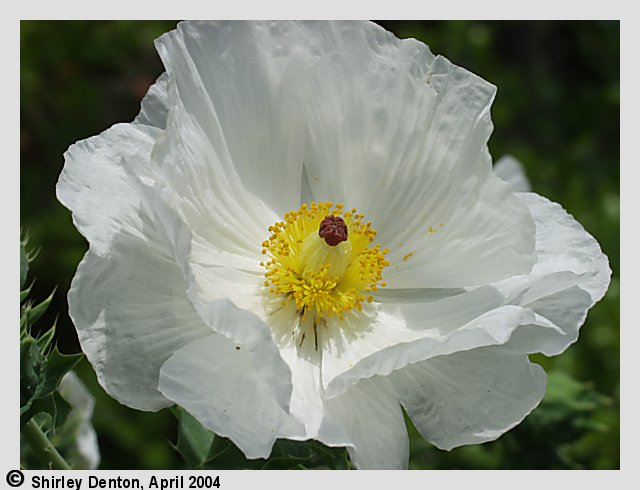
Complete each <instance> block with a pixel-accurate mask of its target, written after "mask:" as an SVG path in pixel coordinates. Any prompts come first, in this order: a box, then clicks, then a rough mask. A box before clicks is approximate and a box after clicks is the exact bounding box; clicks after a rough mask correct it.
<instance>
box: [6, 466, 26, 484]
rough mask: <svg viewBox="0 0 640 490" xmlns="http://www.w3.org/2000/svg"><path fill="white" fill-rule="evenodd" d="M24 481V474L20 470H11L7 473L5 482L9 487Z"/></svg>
mask: <svg viewBox="0 0 640 490" xmlns="http://www.w3.org/2000/svg"><path fill="white" fill-rule="evenodd" d="M23 482H24V475H23V474H22V471H20V470H11V471H10V472H9V473H7V483H8V484H9V486H10V487H14V488H15V487H19V486H20V485H22V483H23Z"/></svg>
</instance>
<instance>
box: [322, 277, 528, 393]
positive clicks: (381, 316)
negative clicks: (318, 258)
mask: <svg viewBox="0 0 640 490" xmlns="http://www.w3.org/2000/svg"><path fill="white" fill-rule="evenodd" d="M503 300H504V298H503V297H502V296H501V295H500V294H499V293H498V292H497V291H496V290H495V289H494V288H491V287H484V288H478V289H476V290H474V291H470V292H467V293H462V294H458V295H455V296H451V297H448V298H445V299H440V300H437V301H431V302H428V303H406V304H401V303H398V304H387V303H384V304H380V305H378V312H377V316H374V317H373V322H371V323H369V324H368V325H366V322H365V323H363V325H362V326H360V327H359V328H358V327H357V326H355V325H354V326H353V327H352V326H351V325H345V322H340V324H339V325H333V326H332V325H330V328H331V327H333V328H331V335H330V336H328V337H329V338H328V342H327V344H326V346H325V350H324V352H323V358H322V380H323V384H324V386H325V388H326V391H327V394H328V395H329V396H335V395H337V394H339V393H342V392H344V391H345V390H346V389H348V388H349V386H351V385H353V384H355V383H356V382H357V381H358V380H359V379H361V378H370V377H372V376H375V375H377V374H382V375H385V374H389V373H391V372H392V371H394V370H396V369H400V368H402V367H404V366H405V365H407V364H409V363H413V362H418V361H421V360H424V359H428V358H430V357H433V356H437V355H442V354H444V353H451V352H456V351H459V350H468V349H473V348H475V347H479V346H484V345H493V344H502V343H504V342H506V341H507V340H508V339H509V337H510V336H511V333H512V332H513V330H514V329H515V328H516V327H517V326H518V325H519V324H521V323H522V322H523V321H533V319H534V315H533V314H532V313H531V312H527V311H525V310H523V309H521V308H517V307H513V306H510V307H501V305H502V302H503Z"/></svg>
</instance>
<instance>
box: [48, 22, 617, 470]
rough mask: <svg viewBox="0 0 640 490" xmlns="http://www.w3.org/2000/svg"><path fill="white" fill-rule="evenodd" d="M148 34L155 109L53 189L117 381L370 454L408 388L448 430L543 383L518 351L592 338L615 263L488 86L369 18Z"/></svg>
mask: <svg viewBox="0 0 640 490" xmlns="http://www.w3.org/2000/svg"><path fill="white" fill-rule="evenodd" d="M156 46H157V49H158V51H159V53H160V56H161V58H162V61H163V63H164V65H165V68H166V73H165V74H163V75H162V76H161V77H160V78H159V79H158V81H157V83H156V84H155V85H154V86H153V87H152V88H151V89H150V90H149V93H148V94H147V96H146V97H145V99H144V100H143V102H142V110H141V112H140V114H139V115H138V117H137V118H136V119H135V121H134V122H133V123H132V124H117V125H115V126H113V127H112V128H110V129H108V130H107V131H105V132H104V133H102V134H100V135H99V136H95V137H93V138H89V139H87V140H84V141H81V142H79V143H76V144H75V145H73V146H71V148H70V149H69V150H68V152H67V153H66V154H65V167H64V170H63V171H62V174H61V176H60V181H59V182H58V187H57V193H58V198H59V199H60V201H61V202H62V203H63V204H64V205H65V206H67V207H68V208H69V209H70V210H71V211H72V212H73V219H74V222H75V224H76V226H77V227H78V229H79V230H80V232H81V233H82V234H83V235H84V236H85V237H86V238H87V239H88V241H89V243H90V247H89V251H88V252H87V254H86V256H85V257H84V259H83V260H82V262H81V263H80V265H79V267H78V271H77V273H76V276H75V278H74V281H73V284H72V287H71V290H70V292H69V306H70V314H71V317H72V319H73V321H74V323H75V325H76V328H77V330H78V336H79V338H80V342H81V345H82V348H83V350H84V352H85V353H86V355H87V357H88V358H89V360H90V361H91V363H92V364H93V366H94V368H95V370H96V373H97V375H98V379H99V381H100V383H101V384H102V386H103V387H104V388H105V390H106V391H107V392H108V393H110V394H111V395H112V396H113V397H114V398H116V399H117V400H119V401H120V402H122V403H124V404H126V405H128V406H130V407H134V408H138V409H141V410H158V409H161V408H163V407H166V406H169V405H172V404H178V405H180V406H182V407H184V408H185V409H186V410H188V411H189V412H190V413H191V414H192V415H193V416H195V417H196V418H197V419H198V420H199V421H200V422H201V423H202V424H204V425H205V426H206V427H208V428H209V429H211V430H213V431H214V432H216V433H217V434H220V435H223V436H227V437H229V438H231V439H232V440H233V441H234V442H235V443H236V444H237V445H238V446H239V447H240V448H241V449H242V450H243V451H244V453H245V454H246V456H247V457H249V458H258V457H267V456H268V455H269V453H270V451H271V447H272V445H273V443H274V441H275V439H276V438H289V439H297V440H305V439H310V438H314V439H318V440H320V441H322V442H324V443H325V444H328V445H331V446H347V447H348V448H349V452H350V454H351V457H352V459H353V461H354V462H355V464H356V466H357V467H359V468H406V466H407V462H408V456H409V455H408V453H409V446H408V438H407V432H406V428H405V423H404V419H403V414H402V410H401V406H403V407H404V408H405V410H406V411H407V413H408V414H409V416H410V417H411V419H412V420H413V422H414V424H415V426H416V427H417V428H418V430H419V431H420V433H421V434H422V435H423V436H424V437H426V438H427V439H428V440H429V441H431V442H432V443H433V444H435V445H436V446H438V447H440V448H443V449H450V448H453V447H456V446H459V445H462V444H472V443H481V442H484V441H490V440H493V439H496V438H497V437H499V436H500V435H501V434H502V433H504V432H505V431H507V430H509V429H510V428H512V427H514V426H515V425H516V424H518V423H519V422H520V421H521V420H522V419H523V418H524V417H525V416H526V415H527V414H528V413H529V412H530V411H531V410H532V409H533V408H534V407H535V406H536V405H537V404H538V403H539V401H540V400H541V398H542V396H543V394H544V390H545V374H544V371H543V370H542V369H541V368H540V367H539V366H537V365H535V364H532V363H530V362H529V359H528V357H527V354H529V353H533V352H542V353H544V354H546V355H555V354H558V353H560V352H562V351H563V350H564V349H565V348H566V347H567V346H568V345H569V344H571V343H572V342H574V341H575V340H576V339H577V336H578V329H579V327H580V325H581V324H582V323H583V321H584V319H585V316H586V312H587V310H588V309H589V308H590V307H591V306H592V305H593V304H594V303H595V302H596V301H598V300H599V299H600V298H601V297H602V296H603V294H604V292H605V291H606V288H607V286H608V283H609V276H610V270H609V267H608V262H607V258H606V257H605V256H604V255H603V254H602V252H601V251H600V247H599V246H598V244H597V242H596V241H595V240H594V239H593V238H592V237H591V236H590V235H589V234H588V233H586V232H585V231H584V229H583V228H582V227H581V226H580V225H579V224H578V223H577V222H576V221H575V220H574V219H573V218H572V217H571V216H569V215H568V214H567V213H566V212H565V211H564V210H563V209H562V208H561V207H560V206H559V205H557V204H554V203H551V202H549V201H547V200H546V199H544V198H542V197H540V196H538V195H536V194H530V193H522V194H514V193H512V190H511V188H510V187H509V185H508V184H506V183H504V182H503V181H502V180H500V179H499V178H498V177H496V175H495V174H494V173H493V172H492V168H491V157H490V155H489V152H488V150H487V146H486V143H487V139H488V138H489V135H490V133H491V131H492V124H491V119H490V113H489V108H490V105H491V102H492V100H493V97H494V95H495V87H494V86H493V85H491V84H489V83H487V82H485V81H484V80H482V79H481V78H479V77H477V76H475V75H473V74H471V73H469V72H467V71H466V70H464V69H462V68H459V67H457V66H455V65H453V64H451V63H450V62H449V61H448V60H446V59H445V58H443V57H441V56H434V55H433V54H431V52H430V51H429V49H428V48H427V46H425V45H424V44H422V43H420V42H418V41H416V40H413V39H408V40H398V39H396V38H395V37H394V36H393V35H392V34H391V33H389V32H386V31H385V30H384V29H382V28H380V27H378V26H376V25H374V24H372V23H367V22H333V23H331V22H309V23H298V22H273V23H272V22H257V23H253V22H228V23H208V22H184V23H181V24H180V25H179V26H178V29H177V30H175V31H172V32H170V33H168V34H166V35H164V36H162V37H160V38H159V39H158V40H157V42H156ZM312 203H313V204H312ZM305 205H306V206H305ZM343 205H344V207H343ZM351 208H357V210H358V211H357V212H351ZM359 213H362V215H364V216H362V215H359ZM328 215H332V216H335V217H332V218H329V219H328V220H326V219H325V217H326V216H328ZM356 215H357V216H356ZM322 222H324V223H322ZM369 222H370V223H371V224H370V225H368V223H369ZM321 223H322V227H323V231H322V232H321V230H320V228H321ZM345 228H346V229H345ZM372 230H376V231H377V233H375V232H374V231H372ZM345 232H346V233H345ZM321 235H322V236H321ZM345 238H346V239H345ZM370 240H373V241H370Z"/></svg>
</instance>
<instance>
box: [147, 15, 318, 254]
mask: <svg viewBox="0 0 640 490" xmlns="http://www.w3.org/2000/svg"><path fill="white" fill-rule="evenodd" d="M304 45H305V42H304V39H302V38H301V33H300V28H299V27H298V26H297V24H295V23H288V22H281V23H272V22H239V21H232V22H220V23H217V22H216V23H214V22H182V23H180V24H179V25H178V28H177V29H176V30H174V31H171V32H170V33H168V34H165V35H164V36H162V37H160V38H159V39H158V40H157V41H156V46H157V48H158V52H159V53H160V56H161V58H162V61H163V63H164V64H165V67H166V69H167V72H168V73H169V77H170V80H171V83H172V84H175V93H173V94H170V97H171V96H173V97H176V98H179V100H180V103H181V104H182V105H183V106H184V107H185V108H186V112H187V113H188V114H189V115H190V117H192V118H193V124H194V125H195V126H198V127H199V128H200V131H201V134H200V135H197V137H198V138H202V137H205V138H207V139H208V140H209V143H210V145H211V146H212V147H213V149H214V150H215V153H214V155H215V158H214V155H211V156H210V157H209V159H208V161H207V162H206V163H207V165H208V166H209V167H210V171H211V172H212V173H213V174H214V175H215V177H216V178H221V176H220V175H219V174H223V175H224V177H225V178H226V179H229V180H230V181H235V180H239V182H241V183H242V186H243V187H244V188H246V192H244V193H242V194H240V195H238V196H237V202H238V204H237V205H238V206H248V205H249V202H250V201H251V200H245V199H244V197H245V195H248V196H250V197H251V199H253V200H255V199H258V200H260V201H262V202H264V203H266V204H267V206H269V207H270V209H272V210H273V211H274V213H275V214H276V215H277V216H280V217H281V216H282V215H283V214H284V213H285V212H287V211H289V210H291V209H295V208H297V206H298V204H299V199H300V188H301V172H302V160H303V154H302V151H303V146H304V125H303V124H302V122H303V111H301V110H300V105H301V104H302V103H303V101H304V98H303V94H304V91H306V90H307V88H306V84H305V83H302V80H301V78H300V77H301V76H302V75H303V70H301V69H300V63H299V62H298V61H297V59H298V58H299V54H298V51H300V50H303V49H304V48H303V46H304ZM172 110H173V109H172ZM190 136H196V135H190ZM186 144H187V148H188V149H189V148H190V147H191V146H192V145H191V144H189V142H186ZM200 149H201V145H200V144H198V145H197V146H196V147H195V148H192V149H191V151H194V152H198V151H200ZM216 160H217V161H216ZM185 164H189V161H188V160H187V161H186V162H185ZM236 185H237V184H236V183H235V182H234V183H233V186H234V188H235V186H236ZM269 224H272V223H268V224H267V225H266V226H268V225H269ZM259 241H261V240H259ZM259 241H258V243H259Z"/></svg>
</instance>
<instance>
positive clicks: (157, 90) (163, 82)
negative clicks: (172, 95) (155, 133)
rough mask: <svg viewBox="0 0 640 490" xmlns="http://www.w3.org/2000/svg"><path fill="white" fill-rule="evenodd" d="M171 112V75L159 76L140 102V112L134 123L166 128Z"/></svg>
mask: <svg viewBox="0 0 640 490" xmlns="http://www.w3.org/2000/svg"><path fill="white" fill-rule="evenodd" d="M168 113H169V75H167V74H166V73H163V74H162V75H160V76H159V77H158V79H157V80H156V81H155V83H154V84H153V85H151V87H149V90H148V91H147V94H146V95H145V96H144V98H143V99H142V102H141V103H140V112H139V113H138V115H137V116H136V118H135V119H134V120H133V122H134V124H145V125H147V126H153V127H154V128H159V129H164V128H166V126H167V115H168Z"/></svg>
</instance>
